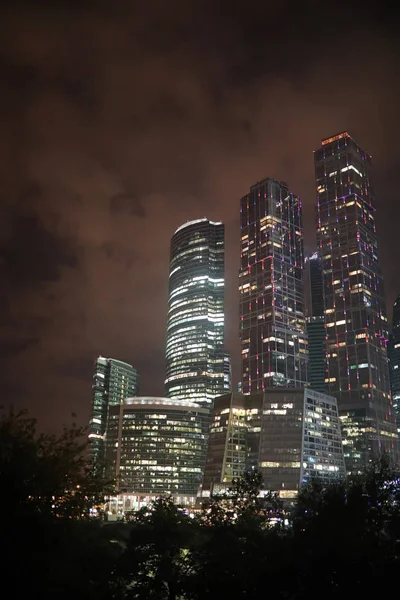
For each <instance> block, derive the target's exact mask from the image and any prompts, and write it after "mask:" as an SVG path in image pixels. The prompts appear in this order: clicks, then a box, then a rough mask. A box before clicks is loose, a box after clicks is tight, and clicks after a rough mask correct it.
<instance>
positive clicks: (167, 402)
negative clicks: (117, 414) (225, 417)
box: [124, 396, 208, 412]
mask: <svg viewBox="0 0 400 600" xmlns="http://www.w3.org/2000/svg"><path fill="white" fill-rule="evenodd" d="M124 405H126V406H137V407H138V408H139V407H143V406H148V407H149V406H152V407H154V408H156V407H157V406H159V407H164V408H167V409H169V410H179V409H181V408H187V409H190V408H193V409H196V410H198V411H201V412H208V408H202V407H201V406H200V404H197V403H196V402H190V401H189V400H174V399H173V398H161V397H157V396H135V397H133V398H125V400H124Z"/></svg>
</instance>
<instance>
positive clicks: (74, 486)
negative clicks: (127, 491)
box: [0, 409, 106, 518]
mask: <svg viewBox="0 0 400 600" xmlns="http://www.w3.org/2000/svg"><path fill="white" fill-rule="evenodd" d="M84 434H85V429H83V428H77V427H72V428H71V429H64V431H63V433H62V434H61V435H60V436H55V435H46V434H37V432H36V421H35V419H32V418H31V417H29V416H28V415H27V412H26V411H21V412H18V413H14V411H13V410H12V409H11V410H10V411H9V412H8V413H4V412H3V414H2V416H1V419H0V485H1V489H3V490H7V494H4V495H2V496H1V500H0V502H1V504H0V506H1V508H2V509H3V510H5V511H7V512H8V513H9V512H10V511H12V512H14V511H15V512H17V513H18V515H19V516H21V515H22V514H25V515H28V514H32V512H39V513H41V514H42V515H46V514H47V515H55V516H58V517H71V518H82V517H84V516H85V517H87V516H88V515H89V509H90V508H91V507H92V506H93V505H95V504H98V503H99V502H101V501H102V499H103V497H104V493H105V491H106V490H105V487H106V486H105V482H104V481H102V480H101V479H99V478H97V477H96V476H95V475H94V474H93V473H92V472H91V470H90V469H89V468H88V467H87V466H86V462H85V450H86V444H87V443H86V437H84Z"/></svg>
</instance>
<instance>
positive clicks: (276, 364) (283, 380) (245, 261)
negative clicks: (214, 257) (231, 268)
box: [239, 177, 307, 394]
mask: <svg viewBox="0 0 400 600" xmlns="http://www.w3.org/2000/svg"><path fill="white" fill-rule="evenodd" d="M240 227H241V263H240V273H239V291H240V319H241V329H240V340H241V352H242V392H243V393H244V394H249V393H250V392H253V391H255V390H261V389H264V388H268V387H276V386H283V387H300V386H302V385H305V384H306V383H307V340H306V335H305V318H304V306H303V304H304V294H303V262H304V256H303V225H302V204H301V200H300V198H299V197H298V196H295V195H294V194H292V193H291V192H290V191H289V189H288V186H287V184H286V183H284V182H281V181H276V180H275V179H272V178H271V177H268V178H267V179H264V180H263V181H259V182H258V183H256V184H255V185H253V186H251V188H250V192H249V194H247V195H246V196H244V197H243V198H242V199H241V202H240Z"/></svg>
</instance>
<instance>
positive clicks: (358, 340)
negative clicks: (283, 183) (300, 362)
mask: <svg viewBox="0 0 400 600" xmlns="http://www.w3.org/2000/svg"><path fill="white" fill-rule="evenodd" d="M314 161H315V176H316V186H317V243H318V252H319V254H320V256H321V258H322V267H323V281H324V312H325V321H326V338H327V339H326V341H327V348H326V350H327V364H326V377H325V383H326V384H327V391H328V393H329V394H331V395H334V396H335V397H336V398H337V401H338V407H339V413H340V416H341V421H342V426H343V430H342V437H343V444H344V452H345V459H346V467H347V470H348V471H349V472H359V471H360V470H362V468H363V467H364V466H365V465H366V464H368V463H369V462H370V461H371V460H372V459H373V458H374V457H376V456H377V455H379V454H380V453H381V452H382V451H387V452H388V453H389V454H390V455H391V457H393V458H396V455H397V431H396V425H395V419H394V411H393V409H392V405H391V398H390V387H389V369H388V361H387V350H386V344H387V337H388V331H387V329H388V328H387V317H386V306H385V301H384V292H383V281H382V275H381V270H380V266H379V250H378V243H377V235H376V225H375V198H374V194H373V190H372V187H371V157H370V156H369V155H368V154H367V153H366V152H365V151H364V150H363V149H362V148H361V147H360V146H359V145H358V144H357V143H356V142H355V141H354V140H353V138H352V137H351V136H350V135H349V134H348V133H347V132H343V133H340V134H338V135H335V136H333V137H331V138H328V139H325V140H323V141H322V146H321V147H320V148H319V149H318V150H317V151H316V152H315V153H314Z"/></svg>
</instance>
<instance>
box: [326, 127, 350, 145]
mask: <svg viewBox="0 0 400 600" xmlns="http://www.w3.org/2000/svg"><path fill="white" fill-rule="evenodd" d="M349 137H350V136H349V134H348V133H347V131H344V132H343V133H339V134H338V135H334V136H333V137H330V138H327V139H326V140H322V145H323V146H326V144H331V143H332V142H336V141H337V140H341V139H342V138H349Z"/></svg>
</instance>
